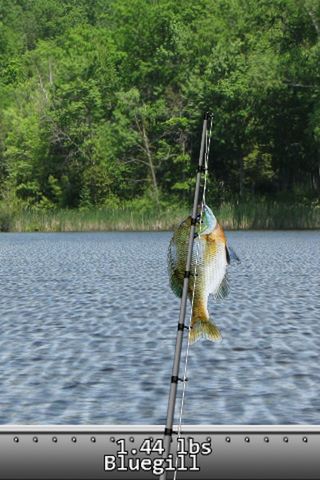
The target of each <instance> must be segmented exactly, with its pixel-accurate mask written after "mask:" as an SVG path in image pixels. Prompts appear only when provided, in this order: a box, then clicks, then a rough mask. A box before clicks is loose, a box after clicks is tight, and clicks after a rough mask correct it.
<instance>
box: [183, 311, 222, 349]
mask: <svg viewBox="0 0 320 480" xmlns="http://www.w3.org/2000/svg"><path fill="white" fill-rule="evenodd" d="M201 338H203V339H206V340H211V342H216V341H218V340H221V339H222V336H221V333H220V330H219V328H218V327H217V326H216V325H215V324H214V323H213V321H212V320H210V319H209V318H199V317H198V318H194V319H192V323H191V331H190V343H195V342H196V341H197V340H199V339H201Z"/></svg>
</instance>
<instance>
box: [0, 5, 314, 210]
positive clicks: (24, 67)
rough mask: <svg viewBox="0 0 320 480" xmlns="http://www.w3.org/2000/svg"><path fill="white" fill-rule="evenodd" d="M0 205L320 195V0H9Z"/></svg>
mask: <svg viewBox="0 0 320 480" xmlns="http://www.w3.org/2000/svg"><path fill="white" fill-rule="evenodd" d="M0 105H1V108H0V202H1V203H2V204H3V205H8V206H9V205H10V206H11V207H12V208H32V209H52V208H53V209H54V208H90V207H117V206H119V205H123V204H124V203H126V204H128V205H130V204H131V205H133V206H134V205H138V206H139V205H141V206H143V205H155V204H158V205H159V204H160V205H161V204H164V205H165V204H166V202H167V203H168V202H177V203H181V202H185V201H186V200H187V199H189V198H190V193H191V191H192V188H193V182H194V171H195V164H196V160H197V155H198V151H199V142H200V137H201V126H202V117H203V113H204V112H205V111H207V110H210V111H211V112H212V113H213V118H214V120H213V129H212V144H211V145H212V156H211V158H210V162H209V193H208V195H209V199H210V200H211V202H216V203H221V202H223V201H225V200H230V199H232V200H234V201H236V202H238V201H241V199H246V200H247V199H256V198H259V199H268V198H272V199H276V200H277V201H282V200H283V201H288V202H301V203H308V202H309V203H310V202H311V203H317V202H319V192H320V3H319V1H318V0H260V1H259V2H257V1H256V0H197V1H196V2H195V1H194V0H130V1H129V2H128V1H127V0H1V2H0Z"/></svg>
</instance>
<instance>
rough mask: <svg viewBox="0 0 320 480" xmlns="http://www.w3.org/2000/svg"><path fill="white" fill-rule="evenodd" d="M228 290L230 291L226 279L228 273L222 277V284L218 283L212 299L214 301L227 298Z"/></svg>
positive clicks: (227, 279)
mask: <svg viewBox="0 0 320 480" xmlns="http://www.w3.org/2000/svg"><path fill="white" fill-rule="evenodd" d="M229 290H230V286H229V278H228V273H226V274H225V276H224V277H223V280H222V282H221V283H220V286H219V288H218V290H217V291H216V293H215V294H214V295H213V298H214V299H215V300H222V299H224V298H226V297H227V296H228V294H229Z"/></svg>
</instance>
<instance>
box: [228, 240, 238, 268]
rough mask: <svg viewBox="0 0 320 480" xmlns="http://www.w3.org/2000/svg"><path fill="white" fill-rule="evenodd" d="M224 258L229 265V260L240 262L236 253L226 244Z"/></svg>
mask: <svg viewBox="0 0 320 480" xmlns="http://www.w3.org/2000/svg"><path fill="white" fill-rule="evenodd" d="M226 256H227V262H228V264H229V265H230V263H231V260H235V261H236V262H238V263H241V260H240V258H239V257H238V255H237V254H236V252H235V251H234V250H233V248H231V247H230V246H229V245H228V244H226Z"/></svg>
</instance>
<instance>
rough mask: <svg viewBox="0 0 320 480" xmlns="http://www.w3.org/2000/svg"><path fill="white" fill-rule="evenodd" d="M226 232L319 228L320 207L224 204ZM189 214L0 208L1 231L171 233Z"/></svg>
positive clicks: (221, 212)
mask: <svg viewBox="0 0 320 480" xmlns="http://www.w3.org/2000/svg"><path fill="white" fill-rule="evenodd" d="M213 210H214V213H215V215H216V217H217V218H218V220H219V222H220V223H221V225H222V226H223V227H224V228H225V229H227V230H243V229H262V230H263V229H316V228H320V206H305V205H299V204H298V205H289V204H279V203H272V202H269V203H266V202H258V203H243V204H238V205H237V204H231V203H225V204H223V205H221V206H220V207H219V208H217V209H214V208H213ZM188 213H189V211H188V209H187V208H185V207H181V206H180V207H178V206H172V207H170V208H167V209H164V208H162V209H161V210H158V209H156V208H155V209H153V210H150V211H147V212H146V211H139V210H132V209H129V208H117V209H95V210H86V211H79V210H56V211H50V210H48V211H32V210H25V211H20V212H15V213H13V212H10V211H7V210H5V209H4V208H0V231H12V232H34V231H39V232H84V231H86V232H87V231H114V230H117V231H158V230H172V229H173V228H174V227H175V226H176V225H178V224H179V223H180V222H181V220H182V219H183V218H185V217H186V216H187V215H188Z"/></svg>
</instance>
